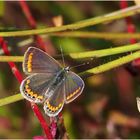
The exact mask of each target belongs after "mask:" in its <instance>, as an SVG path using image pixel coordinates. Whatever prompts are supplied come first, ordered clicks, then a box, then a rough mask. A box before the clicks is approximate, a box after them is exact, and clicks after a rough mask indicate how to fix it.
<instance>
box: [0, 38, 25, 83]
mask: <svg viewBox="0 0 140 140" xmlns="http://www.w3.org/2000/svg"><path fill="white" fill-rule="evenodd" d="M0 46H1V47H2V50H3V52H4V54H5V55H10V52H9V50H8V47H7V44H6V42H5V41H4V39H3V38H2V37H0ZM8 64H9V66H10V68H11V70H12V72H13V74H14V75H15V77H16V79H17V80H18V82H19V83H21V82H22V79H23V77H22V75H21V73H20V71H19V70H18V69H17V67H16V65H15V63H14V62H8Z"/></svg>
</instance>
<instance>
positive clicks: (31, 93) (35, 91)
mask: <svg viewBox="0 0 140 140" xmlns="http://www.w3.org/2000/svg"><path fill="white" fill-rule="evenodd" d="M53 77H54V74H52V73H46V74H45V73H40V74H33V75H31V76H28V77H27V78H26V79H25V80H23V81H22V84H21V86H20V91H21V94H22V95H23V96H24V97H25V98H26V99H27V100H29V101H30V102H35V103H42V102H43V101H44V100H45V99H46V98H48V97H49V93H46V91H47V89H48V87H49V85H50V82H51V81H52V79H53Z"/></svg>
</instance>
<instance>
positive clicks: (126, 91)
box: [0, 1, 140, 139]
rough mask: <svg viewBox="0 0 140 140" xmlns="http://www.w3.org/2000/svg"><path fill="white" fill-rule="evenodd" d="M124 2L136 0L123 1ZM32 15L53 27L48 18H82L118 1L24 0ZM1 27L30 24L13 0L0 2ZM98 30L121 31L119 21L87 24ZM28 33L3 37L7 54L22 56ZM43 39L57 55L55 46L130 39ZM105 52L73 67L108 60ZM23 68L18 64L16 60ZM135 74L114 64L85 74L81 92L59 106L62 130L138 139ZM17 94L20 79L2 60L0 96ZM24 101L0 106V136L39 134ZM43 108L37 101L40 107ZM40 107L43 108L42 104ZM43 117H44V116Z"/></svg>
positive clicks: (74, 48) (87, 46) (100, 45)
mask: <svg viewBox="0 0 140 140" xmlns="http://www.w3.org/2000/svg"><path fill="white" fill-rule="evenodd" d="M128 3H129V5H134V4H135V3H134V2H133V1H132V2H128ZM27 4H28V5H29V7H30V10H31V12H32V15H33V16H34V18H35V19H36V21H37V23H38V26H39V27H40V26H42V25H43V26H48V27H49V26H54V23H53V21H52V18H54V17H55V16H59V15H61V16H62V17H63V23H64V24H68V23H73V22H76V21H80V20H83V19H88V18H91V17H96V16H99V15H103V14H106V13H109V12H110V13H111V12H113V11H115V10H118V9H119V1H112V2H109V1H108V2H107V1H106V2H101V1H100V2H95V1H89V2H86V1H81V2H78V1H77V2H73V1H71V2H66V1H65V2H62V1H61V2H60V1H48V2H47V1H44V2H39V1H38V2H37V1H28V2H27ZM0 18H1V20H0V29H3V30H5V31H6V30H11V29H12V30H19V29H20V30H24V29H29V28H30V27H29V25H28V22H27V21H26V18H25V16H24V14H23V13H22V10H21V7H20V6H19V3H18V2H17V1H15V2H14V1H1V2H0ZM139 19H140V15H136V16H133V21H134V23H135V25H136V29H138V30H139V28H140V24H139ZM88 30H93V31H97V32H101V31H104V32H126V31H127V29H126V24H125V22H124V20H123V19H122V20H117V21H113V22H111V23H104V24H99V25H96V26H93V27H88ZM28 38H30V36H29V37H28V36H27V37H19V38H15V37H13V38H5V39H6V40H7V42H8V44H9V45H10V46H11V47H10V49H11V54H12V55H23V53H24V51H25V50H26V49H27V48H28V47H29V46H38V44H37V43H36V42H30V44H27V45H25V46H22V47H19V46H18V44H19V42H20V41H23V40H25V39H28ZM45 42H46V44H47V47H48V53H50V54H53V55H57V54H60V53H61V52H60V46H61V47H62V49H63V52H64V54H67V53H69V52H80V51H86V50H87V51H88V50H95V49H104V48H111V47H115V46H119V45H123V44H128V43H129V40H124V39H120V40H115V39H114V40H103V39H95V38H92V39H86V38H85V39H84V38H82V39H81V38H80V39H79V38H69V37H63V38H62V37H47V38H45ZM113 59H114V58H113V57H107V58H104V59H103V60H102V59H100V60H95V61H93V62H90V64H89V65H86V66H84V67H78V68H75V72H77V73H78V72H79V71H82V70H85V69H88V68H89V67H93V66H95V65H99V64H103V63H106V62H108V61H110V60H113ZM65 61H66V63H67V64H70V65H72V66H75V65H77V64H80V63H81V62H79V61H78V62H76V60H75V61H73V60H71V59H67V58H65ZM18 67H19V68H20V70H21V71H22V65H21V64H18ZM139 83H140V80H139V75H137V76H135V77H134V76H133V75H131V74H130V73H129V72H128V71H127V70H126V69H125V67H120V68H116V69H114V70H111V71H108V72H106V73H103V74H99V75H94V76H91V77H89V78H86V79H85V84H86V87H85V90H84V92H83V94H82V95H81V96H80V97H78V98H77V99H76V100H75V101H73V102H72V103H70V104H68V105H65V107H64V109H63V114H64V121H65V125H66V130H67V133H68V135H69V137H70V138H86V139H90V138H92V139H93V138H111V139H114V138H126V139H128V138H132V139H134V138H140V115H139V113H138V110H137V107H136V100H135V97H136V96H140V85H139ZM16 93H19V84H18V83H17V81H16V80H15V77H14V76H13V75H12V72H11V71H10V69H9V67H8V66H7V64H6V63H0V98H3V97H6V96H9V95H13V94H16ZM25 102H26V101H25V100H24V101H20V102H15V103H13V104H9V105H7V106H2V107H0V124H1V125H0V138H32V137H34V136H38V135H43V134H42V129H41V127H40V125H39V123H38V121H37V119H36V118H35V116H34V114H33V112H32V110H31V108H30V105H29V104H28V103H27V104H26V103H25ZM41 108H42V106H41ZM42 112H43V109H42ZM46 119H47V120H48V117H47V116H46Z"/></svg>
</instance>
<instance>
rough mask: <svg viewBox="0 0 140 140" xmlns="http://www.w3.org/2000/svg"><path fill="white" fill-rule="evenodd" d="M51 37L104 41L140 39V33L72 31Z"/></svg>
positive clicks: (52, 34) (53, 34)
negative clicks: (99, 39) (100, 39)
mask: <svg viewBox="0 0 140 140" xmlns="http://www.w3.org/2000/svg"><path fill="white" fill-rule="evenodd" d="M49 35H50V36H57V37H78V38H102V39H122V38H123V39H130V38H136V39H140V33H133V34H132V33H108V32H87V31H71V32H58V33H50V34H49Z"/></svg>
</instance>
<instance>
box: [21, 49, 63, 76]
mask: <svg viewBox="0 0 140 140" xmlns="http://www.w3.org/2000/svg"><path fill="white" fill-rule="evenodd" d="M60 69H61V66H60V64H59V63H58V62H57V61H56V60H55V59H53V58H52V57H51V56H49V55H48V54H47V53H45V52H43V51H42V50H40V49H37V48H34V47H30V48H29V49H28V50H27V51H26V52H25V55H24V61H23V70H24V72H25V73H27V74H30V73H57V72H58V71H59V70H60Z"/></svg>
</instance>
